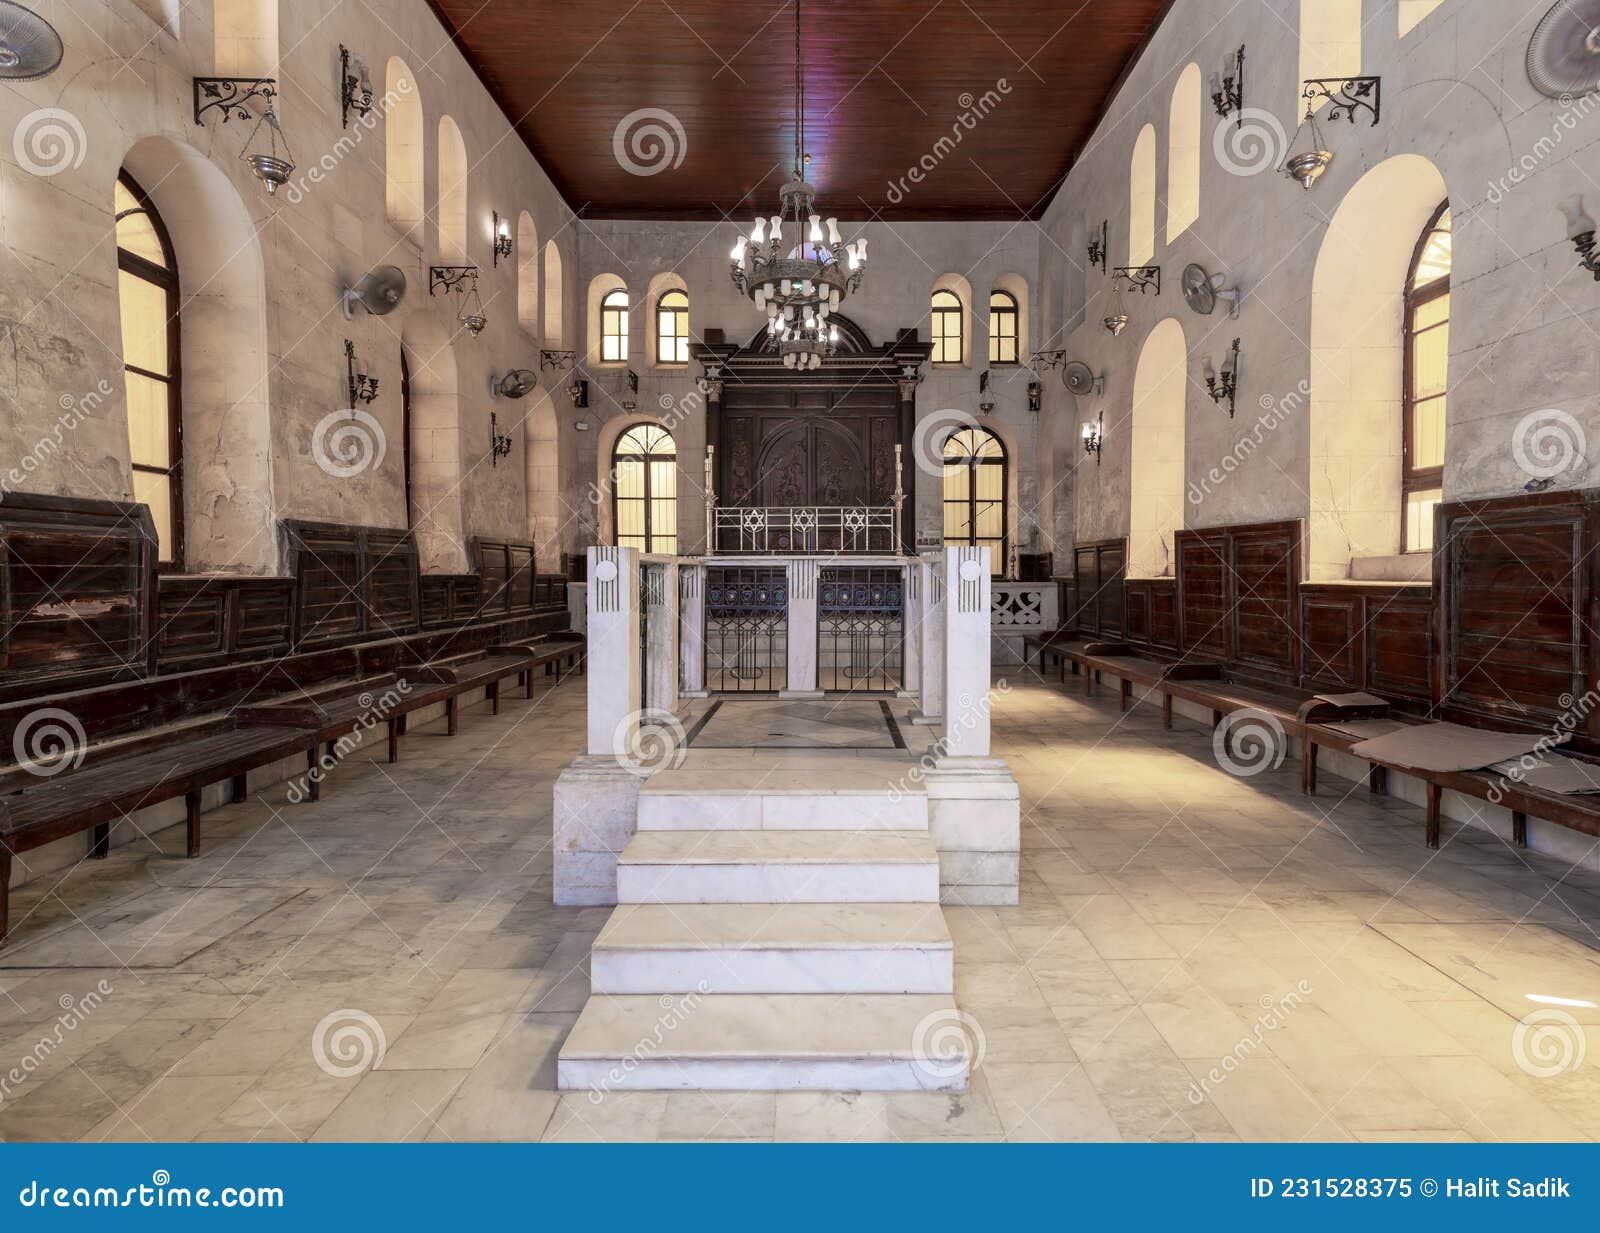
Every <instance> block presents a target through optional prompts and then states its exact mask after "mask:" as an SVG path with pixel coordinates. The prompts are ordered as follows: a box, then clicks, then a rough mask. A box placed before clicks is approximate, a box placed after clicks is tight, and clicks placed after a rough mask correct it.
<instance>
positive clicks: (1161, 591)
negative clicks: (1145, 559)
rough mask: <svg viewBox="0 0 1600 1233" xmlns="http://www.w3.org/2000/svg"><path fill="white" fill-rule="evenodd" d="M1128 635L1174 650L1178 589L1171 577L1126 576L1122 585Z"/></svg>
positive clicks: (1130, 638)
mask: <svg viewBox="0 0 1600 1233" xmlns="http://www.w3.org/2000/svg"><path fill="white" fill-rule="evenodd" d="M1122 594H1123V603H1124V605H1125V607H1126V608H1127V616H1128V638H1129V640H1130V641H1133V642H1142V643H1144V644H1146V645H1148V646H1155V647H1161V648H1162V649H1164V650H1169V651H1175V650H1177V649H1178V588H1177V580H1176V579H1173V578H1130V579H1128V580H1126V581H1125V582H1124V583H1123V584H1122Z"/></svg>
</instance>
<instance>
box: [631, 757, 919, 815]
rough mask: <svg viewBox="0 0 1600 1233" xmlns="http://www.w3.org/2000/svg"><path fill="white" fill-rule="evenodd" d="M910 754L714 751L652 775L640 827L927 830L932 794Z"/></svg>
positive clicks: (641, 798)
mask: <svg viewBox="0 0 1600 1233" xmlns="http://www.w3.org/2000/svg"><path fill="white" fill-rule="evenodd" d="M915 770H916V763H915V762H914V761H912V760H911V758H910V755H908V754H905V753H903V752H902V753H896V754H894V755H893V756H870V755H851V754H811V753H807V754H805V755H803V756H794V757H778V756H772V757H765V758H750V757H735V756H731V755H726V754H719V753H718V752H717V751H708V752H707V753H706V754H705V755H704V756H700V755H699V754H698V752H697V756H696V757H694V758H690V759H689V760H688V761H686V762H685V763H684V765H683V766H681V767H677V768H674V769H671V770H665V771H661V772H659V773H658V774H655V775H652V776H651V777H650V779H649V781H648V782H646V783H645V785H644V786H643V787H642V788H641V789H640V791H639V829H640V830H642V831H659V830H694V831H711V830H752V831H754V830H833V831H844V830H895V831H910V830H926V829H927V828H928V794H927V791H926V789H925V788H924V787H923V786H922V781H921V779H920V777H917V776H915V775H914V774H913V772H914V771H915Z"/></svg>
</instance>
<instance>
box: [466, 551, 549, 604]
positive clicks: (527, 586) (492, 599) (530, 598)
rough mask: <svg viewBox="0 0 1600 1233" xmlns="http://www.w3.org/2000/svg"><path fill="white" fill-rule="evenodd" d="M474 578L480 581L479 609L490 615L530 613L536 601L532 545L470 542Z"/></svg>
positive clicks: (536, 578)
mask: <svg viewBox="0 0 1600 1233" xmlns="http://www.w3.org/2000/svg"><path fill="white" fill-rule="evenodd" d="M473 551H474V554H475V555H476V557H477V562H478V574H479V576H480V577H481V578H482V579H483V606H484V608H485V610H486V611H489V612H493V613H508V614H509V613H520V612H532V611H533V609H534V607H535V606H536V602H537V598H538V574H537V572H536V570H535V568H534V554H533V545H532V544H517V543H508V542H505V541H502V540H488V539H478V540H474V541H473Z"/></svg>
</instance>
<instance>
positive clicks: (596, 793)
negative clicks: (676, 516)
mask: <svg viewBox="0 0 1600 1233" xmlns="http://www.w3.org/2000/svg"><path fill="white" fill-rule="evenodd" d="M587 598H588V604H587V610H586V612H585V617H586V624H587V626H588V642H589V646H588V665H587V668H588V675H587V678H586V680H587V684H588V727H587V730H586V734H585V738H584V752H583V753H581V754H580V755H579V756H578V757H576V758H574V759H573V760H572V761H571V762H569V763H568V764H567V765H566V767H565V768H563V770H562V772H561V774H560V776H559V777H558V778H557V779H556V786H555V813H554V823H553V829H554V847H555V853H554V864H555V878H554V893H555V901H556V902H557V903H559V904H604V903H615V902H616V901H617V854H618V853H619V852H621V851H622V849H623V848H624V847H625V846H627V843H628V840H629V839H630V838H632V836H633V832H634V829H635V827H636V826H637V825H638V817H639V785H640V784H641V783H642V782H643V781H644V779H645V777H646V775H647V771H646V770H645V769H643V768H641V766H640V765H639V759H638V754H639V752H640V750H641V745H640V741H639V672H640V665H639V550H638V549H637V548H613V547H598V548H590V549H589V583H588V596H587Z"/></svg>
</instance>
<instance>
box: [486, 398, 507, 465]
mask: <svg viewBox="0 0 1600 1233" xmlns="http://www.w3.org/2000/svg"><path fill="white" fill-rule="evenodd" d="M509 453H511V434H510V433H508V432H501V431H500V417H499V416H497V415H496V414H495V413H494V412H493V411H491V412H489V465H490V466H491V467H498V466H499V465H500V460H501V459H502V458H504V457H505V456H506V455H507V454H509Z"/></svg>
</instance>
